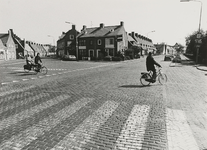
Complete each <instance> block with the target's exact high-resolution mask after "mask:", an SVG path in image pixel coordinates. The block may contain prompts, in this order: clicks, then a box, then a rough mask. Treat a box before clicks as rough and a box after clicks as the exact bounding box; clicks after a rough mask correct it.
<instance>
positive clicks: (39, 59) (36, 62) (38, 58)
mask: <svg viewBox="0 0 207 150" xmlns="http://www.w3.org/2000/svg"><path fill="white" fill-rule="evenodd" d="M39 61H40V62H42V60H41V58H40V56H36V57H35V64H38V63H39Z"/></svg>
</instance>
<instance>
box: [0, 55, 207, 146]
mask: <svg viewBox="0 0 207 150" xmlns="http://www.w3.org/2000/svg"><path fill="white" fill-rule="evenodd" d="M155 59H156V60H157V61H158V62H159V63H160V64H161V65H162V67H163V69H162V71H163V72H165V73H166V74H167V76H168V82H167V84H165V85H160V84H159V83H158V82H156V83H154V84H152V85H150V86H146V87H143V86H142V85H141V84H140V81H139V77H140V74H141V72H143V71H145V70H146V69H145V58H141V59H137V60H130V61H124V62H109V63H105V62H81V61H80V62H60V61H59V60H51V61H50V60H45V64H46V66H48V68H50V69H51V70H52V69H57V68H59V69H66V70H62V71H61V70H54V71H51V72H50V71H49V72H48V75H50V76H41V75H36V76H35V75H32V78H34V79H31V77H28V76H29V75H28V76H27V75H25V76H24V77H19V76H18V75H19V74H22V73H21V72H18V71H17V74H15V73H14V74H8V72H10V71H13V72H15V70H13V69H12V68H9V66H10V67H16V68H18V67H21V66H22V64H18V63H17V64H11V65H9V64H7V66H6V67H5V64H1V65H0V71H1V72H0V74H1V77H2V75H5V74H8V77H10V78H5V77H4V78H2V79H1V83H7V84H1V87H0V92H1V93H0V149H2V150H20V149H25V150H26V149H31V150H34V149H40V150H44V149H52V150H70V149H106V150H107V149H144V150H145V149H146V150H148V149H158V150H160V149H163V150H166V149H169V150H171V149H172V150H179V149H184V150H185V149H186V150H189V149H192V150H197V149H200V150H203V149H206V148H207V125H206V124H207V87H206V85H207V76H206V75H205V72H202V71H199V70H197V69H196V68H195V67H194V66H193V65H188V64H186V63H183V64H176V65H170V62H164V61H163V59H164V56H155ZM54 62H55V63H54ZM12 63H15V62H12ZM170 66H173V67H170ZM3 72H5V73H3ZM58 73H60V74H58ZM53 74H55V75H53ZM25 77H26V78H27V79H28V80H23V79H24V78H25ZM15 80H16V81H19V82H13V81H15Z"/></svg>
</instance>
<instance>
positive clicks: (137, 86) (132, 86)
mask: <svg viewBox="0 0 207 150" xmlns="http://www.w3.org/2000/svg"><path fill="white" fill-rule="evenodd" d="M149 86H151V85H149ZM149 86H143V85H122V86H119V87H120V88H145V87H149Z"/></svg>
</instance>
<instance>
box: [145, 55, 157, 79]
mask: <svg viewBox="0 0 207 150" xmlns="http://www.w3.org/2000/svg"><path fill="white" fill-rule="evenodd" d="M154 65H156V66H158V67H161V65H160V64H158V63H157V62H156V61H155V60H154V58H153V57H152V52H149V54H148V56H147V59H146V66H147V71H152V72H153V74H152V80H151V82H153V83H154V82H155V81H156V69H155V66H154Z"/></svg>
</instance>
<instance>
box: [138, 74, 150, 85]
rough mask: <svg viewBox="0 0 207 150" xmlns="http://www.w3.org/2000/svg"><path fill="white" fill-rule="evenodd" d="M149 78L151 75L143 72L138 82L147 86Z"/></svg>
mask: <svg viewBox="0 0 207 150" xmlns="http://www.w3.org/2000/svg"><path fill="white" fill-rule="evenodd" d="M150 79H151V76H150V75H149V73H145V74H142V75H141V78H140V82H141V84H142V85H144V86H147V85H149V84H150V83H151V82H149V80H150ZM147 80H148V81H147Z"/></svg>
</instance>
